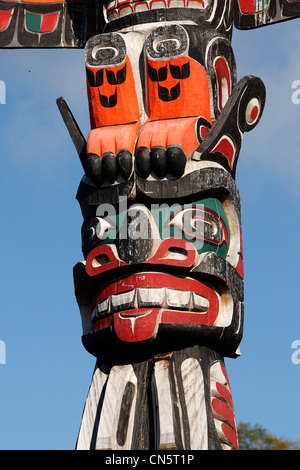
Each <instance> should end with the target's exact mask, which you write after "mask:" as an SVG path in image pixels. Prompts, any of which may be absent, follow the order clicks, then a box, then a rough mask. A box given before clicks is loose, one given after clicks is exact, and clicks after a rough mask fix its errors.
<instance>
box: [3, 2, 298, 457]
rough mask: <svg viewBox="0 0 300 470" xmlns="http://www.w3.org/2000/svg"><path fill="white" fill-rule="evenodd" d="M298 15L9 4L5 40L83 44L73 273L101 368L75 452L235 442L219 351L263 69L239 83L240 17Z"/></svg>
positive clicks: (260, 22)
mask: <svg viewBox="0 0 300 470" xmlns="http://www.w3.org/2000/svg"><path fill="white" fill-rule="evenodd" d="M299 16H300V0H261V1H255V0H197V1H189V0H168V1H161V0H157V1H156V0H151V1H143V0H142V1H136V0H125V1H124V0H122V1H121V0H112V1H108V2H107V3H105V4H104V5H103V3H102V2H100V1H98V0H88V1H80V0H77V1H75V0H73V1H70V2H69V1H64V2H57V1H51V2H50V1H48V2H45V1H40V2H39V1H35V0H32V1H31V2H30V1H26V2H23V1H6V0H5V1H4V0H2V1H0V47H36V48H38V47H85V61H86V75H87V95H88V100H89V109H90V118H91V119H90V120H91V131H90V133H89V136H88V138H87V140H86V139H85V138H84V136H83V135H82V133H81V132H80V129H79V128H78V125H77V123H76V121H75V119H74V117H73V115H72V113H71V111H70V109H69V108H68V106H67V104H66V103H65V101H64V100H63V98H60V99H58V100H57V103H58V106H59V109H60V111H61V114H62V117H63V119H64V121H65V123H66V126H67V128H68V130H69V132H70V135H71V137H72V139H73V142H74V144H75V147H76V149H77V152H78V155H79V157H80V160H81V163H82V166H83V169H84V173H85V174H84V177H83V178H82V181H81V182H80V185H79V188H78V192H77V199H78V201H79V204H80V207H81V210H82V215H83V225H82V251H83V256H84V261H82V262H79V263H78V264H77V265H76V266H75V267H74V282H75V293H76V298H77V302H78V305H79V308H80V313H81V317H82V326H83V336H82V341H83V345H84V347H85V348H86V349H87V351H89V352H90V353H91V354H93V355H94V356H95V357H96V366H95V370H94V373H93V377H92V383H91V386H90V389H89V392H88V396H87V400H86V404H85V407H84V411H83V416H82V423H81V427H80V430H79V436H78V441H77V449H99V450H101V449H103V450H105V449H113V450H129V449H136V450H147V449H149V450H155V449H169V450H177V449H178V450H190V449H191V450H197V449H238V438H237V431H236V423H235V418H234V411H233V402H232V397H231V392H230V386H229V381H228V377H227V373H226V369H225V363H224V357H231V358H234V357H237V356H238V355H239V343H240V341H241V338H242V332H243V250H242V236H241V217H240V198H239V192H238V190H237V187H236V185H235V173H236V166H237V161H238V157H239V152H240V149H241V144H242V140H243V134H244V133H245V132H249V131H250V130H252V129H253V128H254V127H255V126H256V125H257V123H258V122H259V119H260V117H261V115H262V112H263V108H264V103H265V88H264V85H263V83H262V81H261V80H260V79H259V78H256V77H253V76H247V77H244V78H243V79H242V80H240V81H239V82H237V78H236V64H235V60H234V55H233V51H232V48H231V36H232V29H233V25H234V26H235V27H236V28H239V29H250V28H257V27H260V26H265V25H268V24H272V23H277V22H280V21H283V20H287V19H291V18H296V17H299Z"/></svg>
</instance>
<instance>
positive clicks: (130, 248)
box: [116, 205, 156, 264]
mask: <svg viewBox="0 0 300 470" xmlns="http://www.w3.org/2000/svg"><path fill="white" fill-rule="evenodd" d="M155 227H156V226H155V223H154V220H153V218H152V215H151V213H150V211H149V210H148V209H147V208H146V207H145V206H143V205H134V206H132V207H131V208H129V210H128V212H127V214H126V217H125V219H124V221H123V224H122V226H121V229H120V231H119V234H118V239H117V240H116V246H117V250H118V254H119V257H120V259H122V260H123V261H125V262H126V263H128V264H138V263H143V262H144V261H146V260H147V259H148V258H149V257H150V255H151V253H152V251H153V244H154V240H155V233H156V229H155Z"/></svg>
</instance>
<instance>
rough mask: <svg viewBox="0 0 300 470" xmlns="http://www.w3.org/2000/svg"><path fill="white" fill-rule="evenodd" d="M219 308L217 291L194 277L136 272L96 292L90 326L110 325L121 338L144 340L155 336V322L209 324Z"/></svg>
mask: <svg viewBox="0 0 300 470" xmlns="http://www.w3.org/2000/svg"><path fill="white" fill-rule="evenodd" d="M219 308H220V297H219V295H218V294H217V293H216V292H215V291H214V290H213V289H212V288H210V287H208V286H207V285H205V284H203V283H201V282H199V281H197V280H195V279H191V278H187V277H180V276H175V275H171V274H165V273H161V272H145V273H136V274H132V275H130V276H127V277H125V278H123V279H120V280H118V281H114V282H112V283H110V284H108V285H106V286H105V287H104V288H102V289H101V290H99V291H98V292H97V293H96V295H95V296H94V298H93V300H92V303H91V311H92V320H91V322H92V325H91V327H92V331H97V330H100V329H103V328H106V327H111V326H112V327H113V328H114V330H115V332H116V333H117V336H118V337H119V339H121V340H123V341H130V342H131V341H144V340H146V339H150V338H153V337H155V336H156V333H157V329H158V326H159V324H192V325H213V324H214V322H215V321H216V319H217V317H218V313H219Z"/></svg>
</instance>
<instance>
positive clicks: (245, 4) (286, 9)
mask: <svg viewBox="0 0 300 470" xmlns="http://www.w3.org/2000/svg"><path fill="white" fill-rule="evenodd" d="M233 16H234V24H235V27H236V28H238V29H252V28H258V27H260V26H266V25H268V24H272V23H278V22H280V21H285V20H290V19H293V18H297V17H300V0H234V6H233Z"/></svg>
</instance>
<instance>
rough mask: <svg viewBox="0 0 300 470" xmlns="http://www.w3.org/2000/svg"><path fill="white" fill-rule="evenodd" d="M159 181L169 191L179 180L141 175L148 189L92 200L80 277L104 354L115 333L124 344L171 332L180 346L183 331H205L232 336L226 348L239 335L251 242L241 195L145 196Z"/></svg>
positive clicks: (90, 326)
mask: <svg viewBox="0 0 300 470" xmlns="http://www.w3.org/2000/svg"><path fill="white" fill-rule="evenodd" d="M205 172H206V177H207V176H208V175H210V177H212V178H214V176H213V175H216V172H211V171H210V169H206V170H202V173H201V174H200V173H199V172H194V174H193V175H194V177H195V176H196V174H197V175H198V177H200V176H201V177H205V174H204V173H205ZM219 176H220V175H219ZM219 176H217V175H216V176H215V177H219ZM222 176H223V178H226V172H225V171H224V172H223V171H222ZM190 178H191V174H190V175H186V177H183V178H182V179H181V180H179V181H177V184H178V187H177V192H179V194H182V195H185V192H186V191H187V187H188V186H189V185H190V183H191V180H190ZM228 178H230V177H229V176H228ZM228 181H229V180H228ZM158 183H159V184H161V185H163V186H165V188H164V189H165V192H166V194H168V193H169V194H170V187H171V186H170V181H169V182H168V181H161V182H157V181H152V182H151V183H150V185H148V186H147V187H145V186H143V185H144V184H145V180H142V179H139V177H136V183H135V188H136V189H137V190H138V193H139V196H138V197H135V198H133V200H131V199H128V198H127V197H125V196H124V197H123V198H122V197H121V200H120V203H119V202H118V204H108V203H105V204H99V205H98V206H97V205H94V206H92V205H89V206H87V210H86V213H85V221H84V223H83V226H82V248H83V253H84V255H85V257H86V262H85V264H83V263H80V264H78V265H77V266H76V267H75V285H76V292H77V299H78V303H79V306H80V307H81V314H82V320H83V329H84V336H83V340H84V343H85V346H86V347H87V349H88V350H90V352H93V353H94V354H95V355H97V354H98V353H100V352H101V350H102V349H103V347H104V346H103V345H104V344H106V341H108V338H111V341H112V339H113V338H117V341H119V342H122V343H123V345H124V344H125V345H126V344H131V345H133V344H141V343H142V342H145V343H151V344H154V345H155V342H160V341H164V340H165V338H167V339H166V341H167V343H169V342H170V341H171V343H174V344H173V347H175V345H176V344H178V341H179V342H180V341H181V339H182V337H186V338H187V337H188V338H189V340H192V338H193V339H194V340H195V339H197V340H199V338H200V339H201V338H202V340H203V341H205V338H206V336H207V335H209V336H210V338H212V340H214V341H216V340H217V339H220V338H221V337H223V339H221V340H220V343H221V345H222V342H224V345H223V347H224V349H226V348H227V345H226V336H227V335H229V336H230V344H231V345H232V343H233V344H235V345H236V346H237V344H238V341H234V337H235V336H236V339H238V337H239V334H240V333H241V331H239V326H240V323H241V311H240V308H241V304H240V301H239V300H238V297H237V291H236V290H235V288H233V285H234V284H235V282H236V284H237V285H238V284H239V281H237V279H240V276H239V275H240V274H242V271H241V262H242V261H241V255H240V253H241V251H242V250H241V237H240V225H239V216H238V199H237V195H236V194H235V195H234V197H235V198H236V199H235V200H234V199H233V195H231V196H230V197H228V196H225V193H224V195H223V196H222V198H219V197H204V196H201V195H200V194H195V195H193V196H192V198H191V197H190V198H188V200H187V201H186V203H182V200H183V198H181V197H179V198H174V197H173V198H170V197H169V198H168V202H167V200H166V199H165V200H164V199H162V200H160V202H159V203H157V201H155V200H151V198H150V199H149V198H148V200H145V195H146V193H148V194H149V193H150V194H151V193H152V192H153V194H154V193H155V192H156V191H157V190H158V189H159V184H158ZM154 186H156V188H155V187H154ZM110 189H111V188H109V187H107V188H106V191H107V192H106V197H107V196H108V193H109V191H110ZM141 192H143V193H144V196H143V197H141V196H142V195H141V194H140V193H141ZM173 193H174V191H173ZM204 193H206V192H204ZM233 193H234V191H233ZM173 196H174V194H173ZM110 199H111V201H112V202H113V201H114V195H113V193H112V192H111V198H110ZM108 200H109V198H108ZM170 200H171V204H170ZM224 266H225V267H226V266H227V272H228V275H229V277H228V278H226V277H224ZM225 272H226V269H225ZM230 276H231V278H230ZM239 295H240V296H241V295H242V294H241V292H239ZM96 338H97V341H96ZM210 340H211V339H210ZM231 354H234V351H231Z"/></svg>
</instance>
